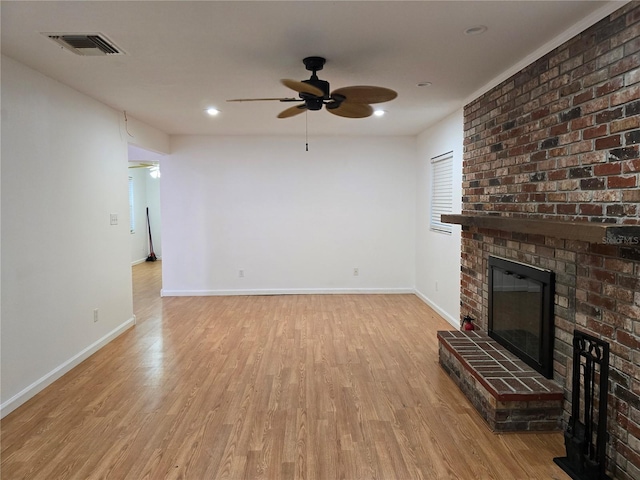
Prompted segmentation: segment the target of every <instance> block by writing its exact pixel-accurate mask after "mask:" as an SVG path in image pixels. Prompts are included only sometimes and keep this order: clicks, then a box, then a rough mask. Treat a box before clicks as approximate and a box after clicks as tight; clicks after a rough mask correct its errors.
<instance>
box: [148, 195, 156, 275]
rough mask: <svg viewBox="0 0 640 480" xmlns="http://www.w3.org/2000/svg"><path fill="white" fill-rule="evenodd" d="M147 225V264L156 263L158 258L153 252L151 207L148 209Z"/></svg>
mask: <svg viewBox="0 0 640 480" xmlns="http://www.w3.org/2000/svg"><path fill="white" fill-rule="evenodd" d="M147 225H148V226H149V251H150V253H149V256H148V257H147V260H146V261H147V262H155V261H156V260H157V259H158V257H156V254H155V253H154V252H153V239H152V238H151V222H150V221H149V207H147Z"/></svg>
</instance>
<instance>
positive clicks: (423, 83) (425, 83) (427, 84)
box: [418, 82, 432, 87]
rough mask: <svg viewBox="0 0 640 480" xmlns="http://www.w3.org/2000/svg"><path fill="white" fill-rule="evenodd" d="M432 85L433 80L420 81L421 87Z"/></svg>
mask: <svg viewBox="0 0 640 480" xmlns="http://www.w3.org/2000/svg"><path fill="white" fill-rule="evenodd" d="M431 85H432V83H431V82H420V83H418V86H419V87H430V86H431Z"/></svg>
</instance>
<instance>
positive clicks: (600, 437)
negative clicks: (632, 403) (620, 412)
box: [553, 330, 609, 480]
mask: <svg viewBox="0 0 640 480" xmlns="http://www.w3.org/2000/svg"><path fill="white" fill-rule="evenodd" d="M596 381H597V382H598V383H597V384H596ZM596 386H597V387H598V388H597V389H596ZM608 390H609V344H608V343H607V342H603V341H602V340H600V339H598V338H595V337H593V336H591V335H588V334H586V333H583V332H580V331H578V330H575V331H574V332H573V391H572V394H571V417H570V418H569V423H568V424H567V428H566V430H565V432H564V444H565V449H566V452H567V456H566V457H558V458H554V459H553V461H554V462H555V463H557V464H558V465H559V466H560V468H562V469H563V470H564V471H565V472H566V473H567V474H568V475H569V476H570V477H571V478H572V479H574V480H604V479H608V478H609V477H608V476H607V474H606V473H605V459H606V445H607V437H608V434H607V393H608ZM596 394H597V399H596ZM596 400H597V401H596ZM594 411H595V412H596V413H597V415H596V414H595V413H594Z"/></svg>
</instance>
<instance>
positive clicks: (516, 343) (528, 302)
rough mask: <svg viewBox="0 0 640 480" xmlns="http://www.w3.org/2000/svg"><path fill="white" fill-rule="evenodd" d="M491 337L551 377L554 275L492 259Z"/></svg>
mask: <svg viewBox="0 0 640 480" xmlns="http://www.w3.org/2000/svg"><path fill="white" fill-rule="evenodd" d="M489 336H491V337H492V338H494V339H495V340H496V341H498V342H499V343H500V344H502V345H503V346H505V347H506V348H507V349H508V350H510V351H511V352H513V353H515V354H516V355H517V356H518V357H519V358H521V359H522V360H523V361H524V362H526V363H527V364H529V365H530V366H532V367H533V368H535V369H536V370H538V371H539V372H540V373H542V374H543V375H545V376H547V377H549V378H550V377H551V374H552V363H553V359H552V355H553V273H552V272H550V271H548V270H543V269H539V268H536V267H531V266H529V265H524V264H521V263H518V262H512V261H509V260H506V259H502V258H498V257H490V258H489Z"/></svg>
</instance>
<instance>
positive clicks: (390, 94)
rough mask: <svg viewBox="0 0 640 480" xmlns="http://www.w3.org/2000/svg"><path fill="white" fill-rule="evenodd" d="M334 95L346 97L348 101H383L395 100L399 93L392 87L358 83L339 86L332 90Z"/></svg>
mask: <svg viewBox="0 0 640 480" xmlns="http://www.w3.org/2000/svg"><path fill="white" fill-rule="evenodd" d="M334 95H340V96H342V97H344V98H345V100H344V101H345V102H348V103H382V102H388V101H389V100H393V99H394V98H396V97H397V96H398V93H397V92H395V91H394V90H391V89H390V88H384V87H371V86H368V85H358V86H354V87H343V88H338V89H337V90H334V91H333V92H331V96H334Z"/></svg>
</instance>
